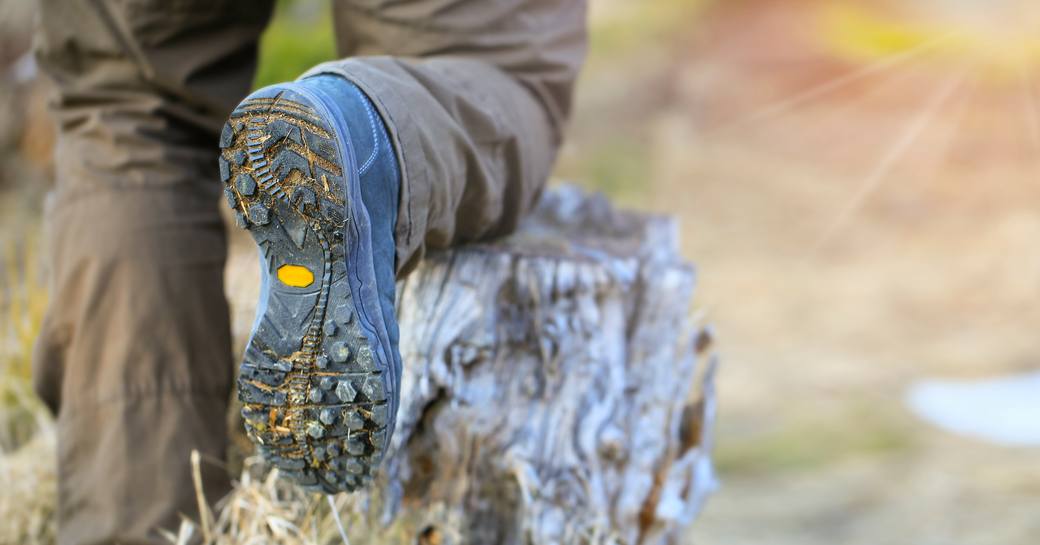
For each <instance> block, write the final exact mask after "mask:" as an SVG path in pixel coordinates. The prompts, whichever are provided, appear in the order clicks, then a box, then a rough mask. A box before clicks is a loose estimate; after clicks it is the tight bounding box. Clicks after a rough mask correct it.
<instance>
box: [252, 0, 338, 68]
mask: <svg viewBox="0 0 1040 545" xmlns="http://www.w3.org/2000/svg"><path fill="white" fill-rule="evenodd" d="M304 8H306V9H304ZM335 58H336V40H335V35H334V34H333V29H332V19H331V18H330V12H329V10H328V9H327V6H326V7H325V9H323V10H320V11H319V8H318V7H316V6H314V2H301V1H295V2H285V1H283V2H279V3H278V7H277V9H276V10H275V14H274V18H273V19H272V20H271V24H270V25H268V27H267V30H266V31H264V35H263V37H262V38H261V40H260V61H259V66H258V67H257V72H256V78H255V80H254V85H255V87H257V88H259V87H263V86H265V85H271V84H274V83H281V82H283V81H292V80H294V79H296V78H297V77H299V76H300V74H302V73H303V72H305V71H307V69H309V68H311V67H312V66H314V65H316V64H319V63H322V62H326V61H330V60H333V59H335Z"/></svg>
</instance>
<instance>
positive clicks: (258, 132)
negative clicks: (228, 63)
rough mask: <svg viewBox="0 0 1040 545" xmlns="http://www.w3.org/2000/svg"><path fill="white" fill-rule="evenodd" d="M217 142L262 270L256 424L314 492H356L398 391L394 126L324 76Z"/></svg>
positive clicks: (290, 87) (248, 372) (252, 367)
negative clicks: (390, 130) (390, 129)
mask: <svg viewBox="0 0 1040 545" xmlns="http://www.w3.org/2000/svg"><path fill="white" fill-rule="evenodd" d="M220 148H221V151H220V177H221V180H222V181H223V182H224V184H225V195H226V197H227V201H228V204H229V205H230V206H231V207H232V209H233V210H234V215H235V220H236V222H237V224H238V225H239V226H240V227H242V228H244V229H247V230H248V231H249V232H250V234H252V236H253V239H254V240H255V241H256V244H257V246H258V248H259V251H260V269H261V271H262V277H261V278H262V280H261V288H260V300H259V302H258V304H257V310H256V320H255V322H254V324H253V331H252V335H251V338H250V340H249V344H248V346H247V348H246V351H245V356H244V360H243V362H242V365H241V372H240V375H239V379H238V396H239V399H240V400H241V401H242V403H243V404H244V407H243V408H242V416H243V417H244V419H245V425H246V430H247V432H248V434H249V437H250V438H251V439H252V440H253V442H254V443H256V445H257V448H258V450H259V451H260V452H261V454H262V455H263V456H264V458H265V459H267V460H268V461H269V462H270V463H272V464H273V465H274V466H276V467H278V468H279V469H280V470H281V471H283V472H284V473H285V474H287V475H289V476H291V477H292V478H293V479H295V480H296V481H297V482H298V483H299V484H301V485H303V486H304V487H307V488H309V489H312V490H315V491H321V492H328V493H333V492H339V491H351V490H356V489H358V488H359V487H362V486H364V485H365V484H366V482H367V481H368V480H369V479H370V478H371V477H372V475H373V473H374V472H375V470H376V469H377V468H378V466H379V463H380V461H381V459H382V457H383V455H384V454H385V453H386V450H387V447H388V445H389V443H390V435H391V433H393V430H394V422H395V420H396V415H397V406H398V401H399V395H400V388H399V384H400V376H401V357H400V354H399V353H398V348H397V340H398V331H397V321H396V318H395V315H394V274H395V273H394V255H395V249H394V240H393V229H394V224H395V221H396V217H397V206H398V202H397V198H398V191H399V187H398V186H399V184H400V175H399V171H398V162H397V157H396V155H395V152H394V149H393V146H392V145H391V143H390V139H389V135H388V132H387V129H386V126H385V125H384V124H383V121H382V119H381V117H380V116H379V114H378V113H377V111H376V109H375V107H374V105H373V104H372V102H371V101H370V100H369V99H368V97H366V96H365V95H364V93H362V92H361V90H360V89H358V88H357V87H356V86H355V85H354V84H352V83H350V82H349V81H347V80H346V79H343V78H341V77H338V76H332V75H319V76H315V77H311V78H307V79H303V80H299V81H296V82H292V83H285V84H279V85H273V86H270V87H266V88H264V89H261V90H259V91H257V92H255V93H253V94H252V95H250V96H249V97H248V98H246V99H245V100H244V101H242V103H241V104H239V106H238V107H237V108H236V109H235V111H234V112H232V114H231V118H230V119H229V120H228V122H227V124H226V125H225V126H224V130H223V132H222V134H221V136H220Z"/></svg>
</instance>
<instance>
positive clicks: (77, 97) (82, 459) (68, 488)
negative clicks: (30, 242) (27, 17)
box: [34, 0, 271, 545]
mask: <svg viewBox="0 0 1040 545" xmlns="http://www.w3.org/2000/svg"><path fill="white" fill-rule="evenodd" d="M270 7H271V6H270V2H269V1H256V0H249V1H238V0H43V1H42V2H41V6H40V28H39V30H38V32H37V33H36V50H37V58H38V60H39V63H40V66H41V68H42V70H43V71H44V72H45V73H46V74H47V75H48V76H50V77H51V78H52V79H53V80H54V82H55V84H56V85H55V88H56V93H55V97H54V100H53V113H54V116H55V119H56V120H57V122H58V124H59V137H58V143H57V149H56V152H55V161H56V189H55V191H54V193H53V194H52V195H51V196H50V199H49V203H48V206H47V209H46V211H45V214H46V220H45V221H46V230H47V238H46V240H47V246H48V250H47V259H48V264H49V268H50V297H51V300H50V306H49V309H48V311H47V314H46V317H45V321H44V327H43V331H42V333H41V336H40V338H39V340H38V343H37V352H36V362H35V368H34V373H35V382H36V388H37V391H38V393H39V394H40V396H41V397H42V398H43V399H44V400H45V401H46V403H47V404H48V405H49V406H50V407H51V409H52V410H54V411H55V413H56V415H57V427H58V449H59V453H58V471H59V495H58V498H59V505H58V519H59V520H58V521H59V528H58V542H59V543H60V544H63V545H64V544H88V543H89V544H95V543H159V542H160V541H159V540H158V536H157V535H156V533H155V532H154V529H155V528H157V527H176V525H177V524H178V522H179V517H180V515H181V514H184V515H187V516H194V511H195V505H196V504H195V500H194V491H193V487H192V480H191V473H190V464H189V458H188V457H189V453H190V452H191V450H193V449H198V450H199V451H201V453H202V454H203V456H204V457H205V458H209V459H215V460H217V461H218V462H219V460H221V459H222V458H223V456H224V452H225V447H226V440H227V437H226V435H227V430H226V420H225V411H226V409H227V403H228V398H229V393H230V389H231V383H232V382H231V381H232V368H231V362H230V352H231V348H230V333H229V319H228V310H227V305H226V301H225V298H224V291H223V273H222V269H223V264H224V259H225V253H226V243H225V234H224V231H223V226H222V223H221V219H220V215H219V213H218V208H217V206H218V204H219V195H220V187H221V184H220V181H219V179H218V169H217V155H216V149H217V147H216V144H217V137H218V134H219V129H220V127H221V124H222V122H223V119H224V118H225V116H226V115H227V113H228V112H229V111H230V109H231V108H232V107H233V106H234V105H235V104H236V103H237V101H238V100H240V99H241V98H242V96H243V95H245V94H246V93H247V92H248V89H249V85H250V83H251V79H252V76H253V71H254V68H255V57H256V42H257V37H258V36H259V34H260V32H261V31H262V29H263V28H264V26H265V25H266V22H267V20H268V17H269V12H270ZM203 479H204V481H205V486H206V488H207V490H206V492H207V494H208V496H209V497H210V498H211V499H215V498H219V497H220V496H221V495H222V494H223V493H224V492H225V491H226V490H227V488H228V476H227V474H226V471H225V470H224V469H222V468H220V467H219V465H214V464H212V463H210V464H203Z"/></svg>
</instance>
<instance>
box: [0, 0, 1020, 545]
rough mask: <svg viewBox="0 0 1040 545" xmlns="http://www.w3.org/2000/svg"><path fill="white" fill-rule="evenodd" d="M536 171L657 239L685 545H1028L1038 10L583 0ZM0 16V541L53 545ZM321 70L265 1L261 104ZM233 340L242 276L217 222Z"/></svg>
mask: <svg viewBox="0 0 1040 545" xmlns="http://www.w3.org/2000/svg"><path fill="white" fill-rule="evenodd" d="M591 2H592V15H591V25H592V49H591V54H590V58H589V60H588V65H587V69H586V71H585V74H584V77H583V80H582V81H581V85H580V89H579V91H578V95H579V96H578V100H577V104H578V111H577V114H576V117H575V119H574V122H573V124H572V129H571V133H570V134H571V136H570V140H569V142H568V144H567V145H566V148H565V149H564V151H563V153H562V156H561V158H560V161H559V165H558V168H557V172H556V179H557V180H572V181H576V182H578V183H580V184H582V185H584V186H586V187H589V188H592V189H597V190H601V191H603V192H605V193H606V194H608V195H609V196H610V197H611V198H613V199H614V200H615V201H616V202H618V203H620V204H622V205H624V206H627V207H632V208H637V209H643V210H650V211H655V212H661V213H665V214H670V215H674V216H676V217H678V218H679V220H680V222H681V229H682V240H683V244H684V252H685V255H686V256H687V257H688V258H689V259H690V260H691V261H693V262H695V263H696V264H697V266H698V270H699V274H700V287H699V293H698V301H699V305H700V308H701V309H702V310H703V311H704V312H705V313H706V314H707V315H708V316H709V318H710V321H711V322H713V323H714V324H715V326H716V330H717V332H718V335H719V351H720V354H721V356H722V362H723V368H722V372H721V374H720V377H719V380H720V383H719V397H720V404H721V405H720V415H719V422H718V428H717V429H718V439H717V449H716V455H717V463H718V468H719V472H720V477H721V480H722V487H721V489H720V490H719V491H718V493H717V494H716V495H715V496H714V497H713V498H712V499H711V500H710V501H709V502H708V505H707V508H706V510H705V511H704V512H703V514H702V515H701V517H700V519H699V520H698V521H697V522H696V523H695V525H694V527H693V528H692V529H691V530H690V532H689V537H688V541H689V543H696V544H713V543H719V544H727V545H732V544H760V543H770V544H786V543H791V544H795V543H797V544H806V545H816V544H819V545H824V544H827V545H830V544H834V543H843V544H860V543H863V544H867V543H869V544H877V543H913V544H915V545H926V544H936V545H938V544H980V545H981V544H986V545H997V544H999V545H1005V544H1006V545H1011V544H1023V545H1025V544H1030V545H1032V544H1035V543H1037V541H1038V539H1040V538H1038V537H1037V536H1040V456H1038V454H1040V437H1038V435H1040V430H1038V429H1037V428H1038V427H1040V401H1037V399H1040V378H1038V377H1040V375H1038V374H1037V371H1038V370H1040V334H1038V330H1037V326H1038V325H1040V305H1038V304H1037V303H1038V295H1040V251H1038V244H1040V210H1038V208H1040V176H1038V174H1040V106H1038V100H1040V99H1038V92H1037V91H1038V89H1037V83H1038V82H1037V75H1038V74H1037V69H1038V68H1040V6H1037V5H1036V4H1035V2H1029V1H1027V0H914V1H913V2H907V1H905V0H902V1H899V0H892V1H881V0H874V1H870V0H859V1H852V0H849V1H844V2H842V1H818V2H813V1H808V0H806V1H796V0H718V1H711V0H641V1H638V2H636V1H632V0H591ZM32 12H33V7H32V3H31V2H25V1H23V0H4V1H2V2H0V103H2V108H0V482H3V483H5V484H4V485H3V488H5V489H6V490H3V491H0V541H3V542H5V543H6V542H8V541H5V540H6V539H11V540H12V541H10V542H12V543H14V542H19V543H21V542H30V541H32V540H37V541H41V542H48V539H49V538H50V536H51V535H52V533H53V522H52V514H53V513H52V511H53V504H54V499H53V498H54V494H55V493H56V491H55V486H54V475H53V469H52V464H53V459H52V458H51V457H52V455H53V450H54V437H53V433H52V431H51V427H50V422H49V418H48V416H47V415H46V413H45V412H44V411H43V409H42V407H41V406H40V405H39V403H38V402H36V401H35V399H34V398H33V396H32V393H31V387H30V381H29V361H30V351H31V345H32V340H33V338H34V335H35V331H36V329H37V327H38V324H39V320H40V317H41V312H42V309H43V304H44V302H45V301H46V298H47V293H46V289H45V287H44V280H43V279H44V274H45V271H43V270H42V268H41V266H40V254H41V248H40V245H41V241H42V236H41V233H40V215H41V207H42V201H43V198H44V195H45V193H46V191H47V189H48V187H49V186H50V185H51V181H50V179H51V174H52V170H51V157H50V155H51V148H52V144H53V139H54V134H53V129H52V127H51V124H50V121H49V120H48V119H47V117H46V110H45V108H46V105H45V100H46V98H45V97H46V83H45V82H43V81H40V80H39V79H38V78H37V76H36V71H35V67H34V65H33V63H32V61H31V56H28V55H26V52H27V50H28V47H29V44H30V41H31V38H32V36H31V32H30V31H29V29H30V28H31V24H30V22H31V20H32V17H33V13H32ZM332 55H333V36H332V31H331V26H330V22H329V20H328V6H327V5H326V4H325V3H324V2H322V1H320V0H296V1H290V2H282V3H281V4H280V6H279V10H278V15H277V18H276V21H275V22H274V24H273V25H272V26H271V27H270V29H269V31H268V32H267V34H266V35H265V38H264V42H263V56H262V62H261V69H260V72H259V74H258V77H257V85H262V84H266V83H272V82H276V81H282V80H289V79H293V78H294V77H295V76H296V75H297V74H299V73H300V72H302V71H303V70H304V69H305V68H307V67H309V66H310V65H312V64H315V63H316V62H319V61H322V60H326V59H327V58H330V57H331V56H332ZM232 232H233V237H234V241H233V244H232V255H231V256H230V265H229V269H228V281H229V282H228V287H229V299H230V300H231V302H232V305H233V307H234V310H235V316H236V322H235V328H236V331H235V334H236V336H237V338H238V339H240V342H239V345H241V341H243V340H244V335H245V333H246V332H247V328H248V326H249V324H250V323H251V320H252V301H251V300H250V297H251V296H253V295H254V294H255V293H256V290H257V287H256V280H255V278H256V271H255V270H253V269H254V268H255V259H254V257H253V255H251V253H250V252H252V251H253V250H252V245H251V244H250V243H249V242H248V241H247V240H245V239H243V238H240V237H242V236H244V233H243V232H239V230H233V231H232Z"/></svg>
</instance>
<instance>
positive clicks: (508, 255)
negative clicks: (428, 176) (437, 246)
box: [357, 187, 715, 545]
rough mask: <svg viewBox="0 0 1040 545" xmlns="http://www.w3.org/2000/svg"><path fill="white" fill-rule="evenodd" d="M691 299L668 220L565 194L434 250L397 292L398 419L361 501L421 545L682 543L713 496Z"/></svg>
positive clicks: (707, 368) (703, 350) (699, 338)
mask: <svg viewBox="0 0 1040 545" xmlns="http://www.w3.org/2000/svg"><path fill="white" fill-rule="evenodd" d="M693 289H694V271H693V269H692V267H691V266H690V265H688V264H687V263H685V262H683V260H682V258H681V257H680V256H679V253H678V244H677V229H676V226H675V223H674V221H673V220H671V219H667V218H662V217H654V216H648V215H641V214H635V213H626V212H621V211H617V210H614V209H612V207H611V205H610V203H609V202H608V201H607V200H606V199H605V198H603V197H602V196H588V195H586V194H584V193H583V192H582V191H580V190H579V189H576V188H574V187H562V188H558V189H555V190H552V191H548V192H547V193H546V195H545V197H544V198H543V200H542V203H541V205H540V207H539V209H538V210H537V211H536V212H535V213H534V214H533V215H532V216H531V217H530V218H529V219H528V220H526V221H525V223H524V225H523V226H522V227H521V229H520V230H519V232H517V233H516V234H514V235H513V236H511V237H509V238H507V239H504V240H501V241H497V242H495V243H493V244H487V245H475V246H467V247H462V248H459V249H455V250H452V251H450V252H446V253H440V254H436V255H431V256H429V257H428V259H426V260H424V262H423V263H422V265H421V266H420V267H419V268H418V270H417V271H415V272H414V273H413V274H412V275H410V276H409V277H408V278H407V279H406V280H404V281H403V282H401V283H400V284H399V285H398V298H399V300H398V308H399V309H400V310H399V312H400V325H401V332H402V334H401V354H402V356H403V359H404V362H405V367H406V369H405V373H404V378H403V384H402V402H401V410H400V415H399V417H398V423H397V430H396V432H395V435H394V443H393V445H392V447H391V450H390V452H389V453H388V460H387V464H386V465H385V468H384V471H383V473H382V475H381V476H380V478H379V479H378V480H377V481H376V483H375V485H376V488H375V490H374V491H372V492H370V493H369V494H370V496H368V497H366V496H365V495H361V496H359V497H357V501H358V502H359V505H367V506H369V507H370V508H374V509H375V510H378V511H379V512H380V513H381V515H380V516H381V518H382V520H383V523H384V524H388V525H389V526H387V527H386V531H387V532H393V533H394V534H396V535H397V536H400V535H401V534H400V533H399V532H400V531H401V530H402V528H401V525H402V524H405V525H407V526H408V527H409V528H410V530H409V531H411V532H415V533H413V534H412V535H416V536H417V537H416V538H415V539H416V542H418V543H431V544H432V543H475V544H482V545H483V544H521V543H530V544H537V545H541V544H557V543H558V544H573V543H625V544H637V543H638V544H665V543H676V542H678V540H679V537H680V536H681V534H682V530H683V528H684V527H685V526H687V525H688V524H689V523H690V522H691V521H692V519H693V517H694V516H695V515H696V513H697V512H698V510H699V509H700V507H701V505H702V502H703V501H704V499H705V497H706V496H707V495H708V493H709V492H710V491H711V490H712V489H713V488H714V486H715V479H714V475H713V470H712V464H711V460H710V449H711V430H712V421H713V417H714V397H713V389H712V375H713V371H714V361H713V357H712V356H711V355H710V335H709V334H708V332H707V331H706V330H705V329H704V328H703V327H702V326H700V325H699V324H698V323H696V322H697V321H696V319H695V318H694V315H693V313H692V308H691V298H692V296H693ZM373 499H374V500H375V501H372V500H373ZM373 537H375V536H373ZM388 537H389V536H388ZM375 541H376V542H378V539H376V540H375Z"/></svg>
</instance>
